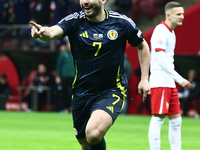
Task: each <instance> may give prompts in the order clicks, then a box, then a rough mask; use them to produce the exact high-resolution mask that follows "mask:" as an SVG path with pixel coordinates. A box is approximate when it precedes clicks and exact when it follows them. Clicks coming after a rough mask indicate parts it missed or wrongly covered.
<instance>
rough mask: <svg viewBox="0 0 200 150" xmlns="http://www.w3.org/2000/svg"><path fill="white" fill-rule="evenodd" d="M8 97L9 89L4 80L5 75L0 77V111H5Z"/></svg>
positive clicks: (5, 79)
mask: <svg viewBox="0 0 200 150" xmlns="http://www.w3.org/2000/svg"><path fill="white" fill-rule="evenodd" d="M9 95H10V87H9V84H8V81H7V78H6V74H4V73H2V74H1V76H0V110H5V103H6V101H7V100H8V96H9Z"/></svg>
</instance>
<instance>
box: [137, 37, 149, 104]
mask: <svg viewBox="0 0 200 150" xmlns="http://www.w3.org/2000/svg"><path fill="white" fill-rule="evenodd" d="M137 49H138V56H139V61H140V67H141V80H140V82H139V84H138V93H139V94H140V95H142V96H143V98H142V101H143V102H144V101H145V99H146V97H147V93H148V92H149V91H150V87H149V81H148V80H149V65H150V52H149V46H148V44H147V42H146V41H145V40H144V41H143V42H142V43H141V44H140V45H138V46H137Z"/></svg>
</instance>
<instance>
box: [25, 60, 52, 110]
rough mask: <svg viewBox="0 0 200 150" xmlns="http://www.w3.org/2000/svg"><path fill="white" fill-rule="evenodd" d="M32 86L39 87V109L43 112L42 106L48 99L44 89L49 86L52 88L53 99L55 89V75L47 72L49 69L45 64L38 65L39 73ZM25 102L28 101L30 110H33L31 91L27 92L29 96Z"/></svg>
mask: <svg viewBox="0 0 200 150" xmlns="http://www.w3.org/2000/svg"><path fill="white" fill-rule="evenodd" d="M31 86H35V87H37V94H38V106H37V108H38V110H41V109H42V105H43V104H44V103H45V102H46V98H47V91H46V90H44V89H43V88H42V87H43V86H47V87H49V88H51V97H52V90H53V89H54V88H55V79H54V77H53V75H52V74H51V73H50V72H49V71H48V70H47V67H46V65H45V64H43V63H40V64H38V73H37V75H36V77H35V79H34V81H33V84H32V85H31ZM25 100H26V101H27V103H28V105H29V109H30V110H31V109H32V108H33V106H32V93H31V91H28V92H27V96H26V98H25ZM28 111H29V110H28Z"/></svg>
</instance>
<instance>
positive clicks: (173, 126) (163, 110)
mask: <svg viewBox="0 0 200 150" xmlns="http://www.w3.org/2000/svg"><path fill="white" fill-rule="evenodd" d="M165 17H166V19H165V21H163V22H161V24H159V25H157V26H156V28H155V29H154V31H153V34H152V37H151V65H150V67H151V68H150V69H151V75H150V87H151V108H152V110H151V111H152V112H151V113H152V118H151V121H150V125H149V133H148V137H149V144H150V149H151V150H160V142H161V140H160V134H161V133H160V132H161V127H162V124H163V122H164V118H165V116H166V115H168V117H169V141H170V145H171V149H172V150H181V124H182V118H181V116H180V103H179V98H178V91H177V89H176V85H175V81H176V82H178V83H179V84H180V85H181V86H182V87H184V88H190V86H191V83H190V82H189V81H188V80H186V79H184V78H183V77H182V76H181V75H179V74H178V73H177V72H176V71H175V70H174V63H173V62H174V49H175V44H176V37H175V33H174V29H175V28H176V26H180V25H182V21H183V19H184V9H183V7H182V6H181V4H180V3H178V2H169V3H167V4H166V6H165Z"/></svg>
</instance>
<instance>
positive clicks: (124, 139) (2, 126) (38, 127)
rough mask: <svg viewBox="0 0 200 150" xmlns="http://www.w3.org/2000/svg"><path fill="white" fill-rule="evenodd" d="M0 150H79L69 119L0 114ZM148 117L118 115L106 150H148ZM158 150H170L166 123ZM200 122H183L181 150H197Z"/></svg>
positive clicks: (38, 114) (52, 115)
mask: <svg viewBox="0 0 200 150" xmlns="http://www.w3.org/2000/svg"><path fill="white" fill-rule="evenodd" d="M0 118H1V119H0V150H80V149H81V148H80V146H79V144H78V142H77V141H76V138H75V136H74V131H73V123H72V115H71V114H60V113H53V112H32V113H25V112H6V111H0ZM150 118H151V117H150V116H137V115H133V116H132V115H120V116H119V117H118V119H117V120H116V122H115V123H114V125H113V126H112V127H111V128H110V129H109V131H108V133H107V134H106V136H105V139H106V143H107V149H108V150H148V149H149V143H148V127H149V121H150ZM161 132H162V133H161V140H162V141H161V150H170V145H169V141H168V119H167V118H166V119H165V122H164V124H163V126H162V131H161ZM199 135H200V119H194V118H183V125H182V150H199V149H200V142H199V141H200V136H199Z"/></svg>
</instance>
